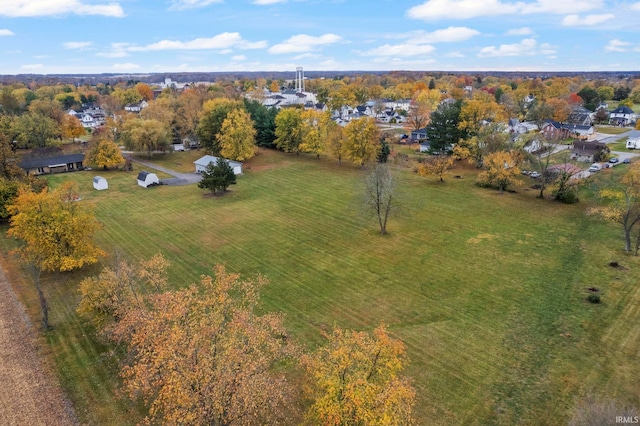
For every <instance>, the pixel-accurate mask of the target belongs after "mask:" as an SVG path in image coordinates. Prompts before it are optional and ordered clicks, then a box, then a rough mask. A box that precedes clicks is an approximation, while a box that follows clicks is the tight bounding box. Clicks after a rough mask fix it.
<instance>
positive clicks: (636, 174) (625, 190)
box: [596, 163, 640, 252]
mask: <svg viewBox="0 0 640 426" xmlns="http://www.w3.org/2000/svg"><path fill="white" fill-rule="evenodd" d="M639 164H640V163H634V164H632V166H631V167H630V168H629V170H628V171H627V172H626V173H625V174H624V175H623V176H622V177H621V178H620V180H619V181H616V180H615V179H614V178H603V179H601V180H600V181H599V182H598V183H597V184H596V185H597V187H598V195H599V196H600V199H601V200H602V206H601V207H599V208H598V209H597V211H598V212H599V213H600V215H602V216H603V217H604V218H605V219H607V220H609V221H611V222H615V223H619V224H620V225H622V230H623V234H624V251H626V252H630V251H631V233H632V231H633V229H634V227H635V226H636V225H637V224H638V222H640V165H639Z"/></svg>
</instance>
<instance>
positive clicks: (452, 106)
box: [427, 101, 467, 153]
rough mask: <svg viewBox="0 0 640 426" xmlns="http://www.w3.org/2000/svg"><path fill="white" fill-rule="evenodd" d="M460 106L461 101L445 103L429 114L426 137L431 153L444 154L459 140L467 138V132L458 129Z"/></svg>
mask: <svg viewBox="0 0 640 426" xmlns="http://www.w3.org/2000/svg"><path fill="white" fill-rule="evenodd" d="M461 106H462V102H461V101H456V102H455V103H451V102H445V103H444V104H442V105H440V106H439V107H438V108H437V109H436V110H435V111H434V112H432V113H431V121H430V122H429V125H428V126H427V135H428V136H429V145H430V147H431V151H432V152H438V153H445V152H447V151H449V150H451V147H452V146H454V145H455V144H457V143H458V141H459V140H460V139H466V138H467V131H466V130H462V129H460V128H459V127H458V123H459V121H460V107H461Z"/></svg>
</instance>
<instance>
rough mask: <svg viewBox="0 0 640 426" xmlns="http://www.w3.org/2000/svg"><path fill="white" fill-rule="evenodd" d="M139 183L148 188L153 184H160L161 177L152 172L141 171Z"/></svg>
mask: <svg viewBox="0 0 640 426" xmlns="http://www.w3.org/2000/svg"><path fill="white" fill-rule="evenodd" d="M138 185H140V186H142V187H143V188H147V187H149V186H153V185H160V179H158V175H156V174H155V173H151V172H146V171H141V172H140V173H138Z"/></svg>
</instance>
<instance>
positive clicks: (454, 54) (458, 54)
mask: <svg viewBox="0 0 640 426" xmlns="http://www.w3.org/2000/svg"><path fill="white" fill-rule="evenodd" d="M444 56H446V57H447V58H464V57H465V56H464V54H462V53H461V52H449V53H447V54H446V55H444Z"/></svg>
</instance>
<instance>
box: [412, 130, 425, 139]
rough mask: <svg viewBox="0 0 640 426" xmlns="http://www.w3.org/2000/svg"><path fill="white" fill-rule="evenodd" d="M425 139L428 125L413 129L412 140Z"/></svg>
mask: <svg viewBox="0 0 640 426" xmlns="http://www.w3.org/2000/svg"><path fill="white" fill-rule="evenodd" d="M423 139H427V128H426V127H423V128H422V129H418V130H412V131H411V140H412V141H419V140H423Z"/></svg>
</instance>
